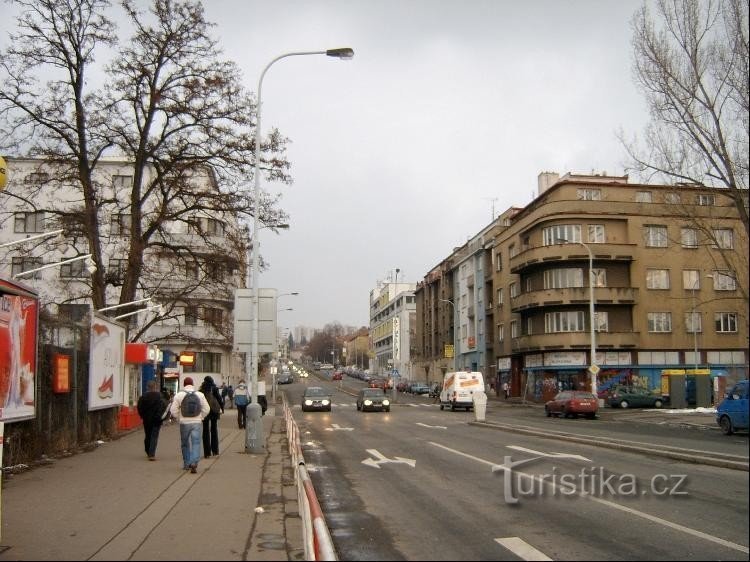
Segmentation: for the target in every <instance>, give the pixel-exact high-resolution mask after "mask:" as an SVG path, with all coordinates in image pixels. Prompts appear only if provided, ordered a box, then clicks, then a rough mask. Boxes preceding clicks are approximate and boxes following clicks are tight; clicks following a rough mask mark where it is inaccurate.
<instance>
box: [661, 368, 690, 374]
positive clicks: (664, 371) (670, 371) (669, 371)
mask: <svg viewBox="0 0 750 562" xmlns="http://www.w3.org/2000/svg"><path fill="white" fill-rule="evenodd" d="M661 374H662V375H684V374H685V369H662V371H661Z"/></svg>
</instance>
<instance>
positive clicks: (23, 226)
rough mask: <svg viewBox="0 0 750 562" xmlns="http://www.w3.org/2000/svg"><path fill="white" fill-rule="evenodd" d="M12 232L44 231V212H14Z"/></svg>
mask: <svg viewBox="0 0 750 562" xmlns="http://www.w3.org/2000/svg"><path fill="white" fill-rule="evenodd" d="M13 232H23V233H32V232H44V213H43V212H41V211H39V212H36V213H16V215H15V221H14V224H13Z"/></svg>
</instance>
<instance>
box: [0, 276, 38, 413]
mask: <svg viewBox="0 0 750 562" xmlns="http://www.w3.org/2000/svg"><path fill="white" fill-rule="evenodd" d="M38 325H39V299H38V297H37V295H36V293H34V292H33V291H31V290H30V289H28V288H26V287H25V286H22V285H19V284H17V283H14V282H12V281H9V280H6V279H2V278H0V421H3V422H12V421H20V420H25V419H30V418H33V417H34V416H35V415H36V404H35V398H36V395H35V388H36V352H37V337H38Z"/></svg>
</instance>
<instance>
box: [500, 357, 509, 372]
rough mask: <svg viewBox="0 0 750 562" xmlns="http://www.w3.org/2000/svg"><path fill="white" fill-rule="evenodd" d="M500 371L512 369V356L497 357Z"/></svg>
mask: <svg viewBox="0 0 750 562" xmlns="http://www.w3.org/2000/svg"><path fill="white" fill-rule="evenodd" d="M497 370H498V371H510V357H499V358H498V359H497Z"/></svg>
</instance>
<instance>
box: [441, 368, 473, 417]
mask: <svg viewBox="0 0 750 562" xmlns="http://www.w3.org/2000/svg"><path fill="white" fill-rule="evenodd" d="M475 392H482V393H483V392H484V377H483V376H482V373H480V372H479V371H456V372H450V373H445V377H444V378H443V388H442V389H441V391H440V409H441V410H442V409H444V408H448V407H450V409H451V411H454V412H455V411H456V408H465V409H466V411H467V412H468V411H471V410H472V409H474V393H475Z"/></svg>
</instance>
